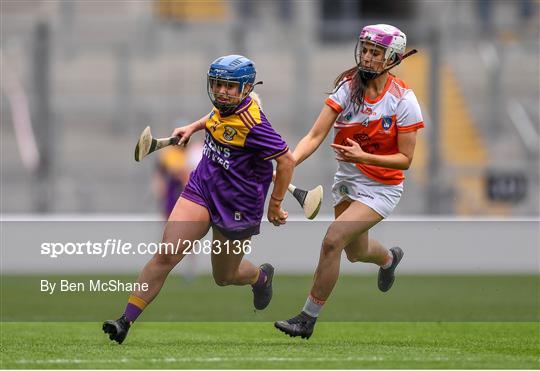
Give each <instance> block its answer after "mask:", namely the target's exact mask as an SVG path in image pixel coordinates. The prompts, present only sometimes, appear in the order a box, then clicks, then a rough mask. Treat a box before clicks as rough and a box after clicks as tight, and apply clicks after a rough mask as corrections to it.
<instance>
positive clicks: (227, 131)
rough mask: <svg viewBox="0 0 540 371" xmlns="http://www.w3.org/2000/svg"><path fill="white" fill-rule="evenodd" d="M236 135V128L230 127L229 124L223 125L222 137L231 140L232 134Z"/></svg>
mask: <svg viewBox="0 0 540 371" xmlns="http://www.w3.org/2000/svg"><path fill="white" fill-rule="evenodd" d="M235 135H236V130H234V129H233V128H231V127H230V126H225V127H224V129H223V139H225V140H227V141H229V142H230V141H231V140H233V138H234V136H235Z"/></svg>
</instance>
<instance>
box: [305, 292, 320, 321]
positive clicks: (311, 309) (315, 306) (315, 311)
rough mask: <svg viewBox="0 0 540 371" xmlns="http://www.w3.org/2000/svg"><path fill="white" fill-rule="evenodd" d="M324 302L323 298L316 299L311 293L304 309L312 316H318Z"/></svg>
mask: <svg viewBox="0 0 540 371" xmlns="http://www.w3.org/2000/svg"><path fill="white" fill-rule="evenodd" d="M324 303H325V302H324V301H323V300H318V299H315V298H314V297H312V296H311V295H309V296H308V298H307V300H306V304H304V308H303V309H302V311H303V312H305V313H307V314H309V315H310V316H311V317H318V316H319V313H320V312H321V309H322V307H323V305H324Z"/></svg>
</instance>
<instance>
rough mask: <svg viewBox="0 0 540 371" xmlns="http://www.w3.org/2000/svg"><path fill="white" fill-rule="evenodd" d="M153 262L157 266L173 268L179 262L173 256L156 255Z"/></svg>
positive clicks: (176, 257)
mask: <svg viewBox="0 0 540 371" xmlns="http://www.w3.org/2000/svg"><path fill="white" fill-rule="evenodd" d="M154 261H155V263H156V264H157V265H159V266H163V267H175V266H176V264H178V262H179V258H178V256H176V255H173V254H156V255H154Z"/></svg>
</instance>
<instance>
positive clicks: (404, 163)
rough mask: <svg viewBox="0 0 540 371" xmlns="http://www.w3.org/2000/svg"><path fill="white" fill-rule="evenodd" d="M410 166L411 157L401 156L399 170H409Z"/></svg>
mask: <svg viewBox="0 0 540 371" xmlns="http://www.w3.org/2000/svg"><path fill="white" fill-rule="evenodd" d="M411 164H412V156H407V155H403V160H402V161H401V167H400V170H409V168H410V167H411Z"/></svg>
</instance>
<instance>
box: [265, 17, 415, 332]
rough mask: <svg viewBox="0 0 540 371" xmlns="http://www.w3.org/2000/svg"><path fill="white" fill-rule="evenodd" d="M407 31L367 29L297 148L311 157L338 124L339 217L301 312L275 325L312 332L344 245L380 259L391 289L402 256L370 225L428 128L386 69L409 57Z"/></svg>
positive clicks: (382, 280) (353, 255)
mask: <svg viewBox="0 0 540 371" xmlns="http://www.w3.org/2000/svg"><path fill="white" fill-rule="evenodd" d="M405 47H406V36H405V34H404V33H403V32H401V31H400V30H399V29H397V28H396V27H393V26H390V25H384V24H378V25H372V26H366V27H364V28H363V29H362V32H361V33H360V37H359V39H358V43H357V45H356V50H355V59H356V66H354V67H353V68H351V69H349V70H347V71H345V72H343V73H342V74H341V75H340V76H338V78H337V79H336V81H335V90H334V92H333V94H331V95H330V96H329V97H328V98H327V100H326V102H325V103H326V104H325V106H324V107H323V109H322V111H321V113H320V115H319V117H318V118H317V120H316V121H315V123H314V125H313V127H312V129H311V130H310V132H309V133H308V134H307V135H306V136H305V137H304V138H303V139H302V140H301V141H300V142H299V143H298V146H297V147H296V149H295V151H294V154H293V155H294V158H295V160H296V165H298V164H300V163H301V162H302V161H304V160H305V159H306V158H308V157H309V156H310V155H311V154H312V153H313V152H314V151H315V150H316V149H317V148H318V147H319V145H320V144H321V143H322V142H323V140H324V139H325V138H326V136H327V135H328V132H329V131H330V129H331V128H332V126H333V127H334V133H335V137H334V142H333V144H332V145H331V146H332V148H333V149H334V151H335V152H336V159H337V160H338V169H337V172H336V175H335V177H334V185H333V188H332V194H333V198H334V211H335V218H336V219H335V221H334V222H333V223H332V224H331V225H330V227H329V228H328V231H327V233H326V235H325V237H324V239H323V242H322V247H321V253H320V257H319V264H318V266H317V269H316V271H315V277H314V281H313V286H312V289H311V292H310V294H309V296H308V298H307V300H306V304H305V305H304V308H303V309H302V312H301V313H300V314H299V315H298V316H296V317H293V318H291V319H289V320H286V321H277V322H276V323H275V326H276V327H277V328H278V329H279V330H281V331H283V332H285V333H287V334H289V335H291V336H301V337H303V338H309V337H310V336H311V334H312V332H313V328H314V325H315V321H316V320H317V317H318V315H319V312H320V311H321V309H322V306H323V305H324V303H325V302H326V300H327V299H328V297H329V296H330V293H331V292H332V289H333V288H334V285H335V284H336V282H337V279H338V276H339V265H340V259H341V254H342V251H343V250H345V253H346V254H347V258H348V259H349V260H350V261H351V262H358V261H361V262H366V263H374V264H377V265H379V266H380V269H379V276H378V286H379V289H380V290H381V291H388V290H389V289H390V287H391V286H392V284H393V282H394V278H395V277H394V271H395V269H396V267H397V265H398V264H399V262H400V261H401V258H402V257H403V251H402V250H401V249H400V248H399V247H393V248H391V249H387V248H385V247H384V246H382V245H381V244H380V243H379V242H377V241H375V240H374V239H371V238H369V237H368V231H369V229H370V228H371V227H373V226H374V225H376V224H377V223H379V222H380V221H381V220H383V219H384V218H386V217H388V216H389V215H390V213H391V212H392V210H393V209H394V207H395V206H396V205H397V203H398V202H399V199H400V197H401V194H402V192H403V179H404V175H403V170H407V169H408V168H409V167H410V166H411V162H412V159H413V154H414V147H415V143H416V131H417V130H418V129H420V128H422V127H424V123H423V119H422V114H421V112H420V107H419V105H418V101H417V100H416V97H415V95H414V93H413V91H412V90H411V89H409V88H408V87H407V85H405V83H404V82H403V81H401V80H400V79H398V78H397V77H396V76H394V75H392V74H390V73H389V72H388V71H389V69H390V68H392V67H393V66H395V65H397V64H399V63H400V62H401V61H402V60H403V59H404V56H405Z"/></svg>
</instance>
